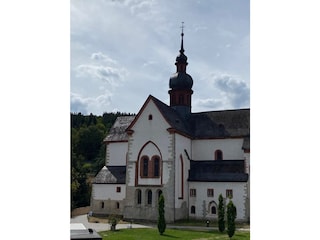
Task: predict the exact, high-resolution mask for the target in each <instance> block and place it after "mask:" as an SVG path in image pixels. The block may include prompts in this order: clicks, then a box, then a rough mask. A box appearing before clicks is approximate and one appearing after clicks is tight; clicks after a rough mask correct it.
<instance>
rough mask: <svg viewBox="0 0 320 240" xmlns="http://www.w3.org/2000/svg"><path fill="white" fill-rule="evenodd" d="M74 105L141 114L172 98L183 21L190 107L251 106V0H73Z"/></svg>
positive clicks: (87, 110) (97, 110)
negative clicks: (153, 101) (150, 104)
mask: <svg viewBox="0 0 320 240" xmlns="http://www.w3.org/2000/svg"><path fill="white" fill-rule="evenodd" d="M70 10H71V12H70V19H71V22H70V23H71V28H70V29H71V30H70V34H71V37H70V40H71V44H70V53H71V65H70V76H71V81H70V101H71V109H70V110H71V112H82V113H83V114H89V113H93V114H96V115H102V114H103V113H104V112H114V111H120V112H130V113H137V112H138V111H139V109H140V108H141V106H142V104H143V103H144V101H145V100H146V98H147V97H148V95H149V94H151V95H153V96H155V97H157V98H159V99H160V100H161V101H163V102H165V103H167V104H169V95H168V90H169V78H170V76H171V75H172V74H173V73H174V72H175V70H176V67H175V65H174V62H175V57H176V56H177V55H178V51H179V48H180V41H181V37H180V33H181V28H180V27H181V22H182V21H183V22H184V26H185V28H184V33H185V36H184V48H185V54H186V55H187V57H188V62H189V65H188V67H187V72H188V73H189V74H190V75H191V76H192V77H193V80H194V85H193V90H194V94H193V97H192V111H193V112H199V111H211V110H221V109H235V108H247V107H250V2H249V1H248V0H241V1H232V0H225V1H221V0H213V1H207V0H198V1H191V0H175V1H169V0H166V1H156V0H154V1H152V0H139V1H138V0H118V1H112V0H96V1H86V0H71V2H70Z"/></svg>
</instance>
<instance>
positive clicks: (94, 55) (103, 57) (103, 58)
mask: <svg viewBox="0 0 320 240" xmlns="http://www.w3.org/2000/svg"><path fill="white" fill-rule="evenodd" d="M91 59H93V60H97V61H99V60H101V61H104V62H106V63H108V64H113V65H115V64H117V61H115V60H113V59H111V58H110V57H108V56H107V55H105V54H103V53H102V52H97V53H92V54H91Z"/></svg>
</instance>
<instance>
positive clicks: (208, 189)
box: [207, 188, 214, 197]
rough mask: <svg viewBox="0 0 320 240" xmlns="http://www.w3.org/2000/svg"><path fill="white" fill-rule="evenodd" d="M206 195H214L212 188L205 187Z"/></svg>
mask: <svg viewBox="0 0 320 240" xmlns="http://www.w3.org/2000/svg"><path fill="white" fill-rule="evenodd" d="M207 197H214V189H213V188H207Z"/></svg>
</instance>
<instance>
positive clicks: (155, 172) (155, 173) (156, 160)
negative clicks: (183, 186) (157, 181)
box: [153, 157, 160, 177]
mask: <svg viewBox="0 0 320 240" xmlns="http://www.w3.org/2000/svg"><path fill="white" fill-rule="evenodd" d="M153 176H154V177H159V176H160V159H159V157H153Z"/></svg>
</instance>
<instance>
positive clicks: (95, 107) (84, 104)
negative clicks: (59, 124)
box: [70, 91, 112, 115]
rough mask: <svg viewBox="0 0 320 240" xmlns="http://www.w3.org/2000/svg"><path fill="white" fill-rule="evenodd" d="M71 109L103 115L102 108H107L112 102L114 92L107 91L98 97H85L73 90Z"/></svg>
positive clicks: (75, 111) (76, 111)
mask: <svg viewBox="0 0 320 240" xmlns="http://www.w3.org/2000/svg"><path fill="white" fill-rule="evenodd" d="M70 97H71V99H70V102H71V105H70V111H71V112H74V113H78V112H81V113H83V114H89V113H93V114H97V115H101V109H106V107H107V106H109V105H110V104H111V102H112V100H111V97H112V93H110V92H109V91H105V93H104V94H102V95H99V96H97V97H84V96H82V95H80V94H77V93H73V92H71V94H70Z"/></svg>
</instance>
